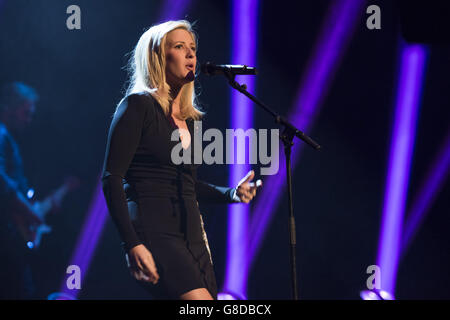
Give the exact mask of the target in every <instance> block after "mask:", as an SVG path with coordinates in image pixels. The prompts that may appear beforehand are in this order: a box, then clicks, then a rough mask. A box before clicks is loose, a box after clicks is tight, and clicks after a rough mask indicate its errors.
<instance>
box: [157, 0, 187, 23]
mask: <svg viewBox="0 0 450 320" xmlns="http://www.w3.org/2000/svg"><path fill="white" fill-rule="evenodd" d="M190 4H191V1H190V0H189V1H188V0H165V1H164V7H163V8H162V9H161V14H160V17H163V19H164V21H166V20H178V19H185V17H184V16H183V13H185V11H186V8H188V7H189V5H190Z"/></svg>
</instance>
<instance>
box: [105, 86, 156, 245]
mask: <svg viewBox="0 0 450 320" xmlns="http://www.w3.org/2000/svg"><path fill="white" fill-rule="evenodd" d="M149 103H150V104H151V103H152V102H151V100H150V99H148V97H146V96H144V95H141V94H132V95H130V96H128V97H126V98H124V99H123V100H122V101H121V102H120V104H119V106H118V107H117V110H116V112H115V114H114V117H113V119H112V122H111V126H110V128H109V133H108V140H107V145H106V153H105V159H104V164H103V172H102V187H103V194H104V196H105V200H106V204H107V206H108V210H109V213H110V215H111V217H112V219H113V222H114V224H115V225H116V227H117V229H118V231H119V234H120V237H121V239H122V241H123V243H122V245H123V246H124V248H125V250H126V251H127V252H128V250H130V249H131V248H133V247H135V246H137V245H139V244H141V241H140V239H139V238H138V236H137V234H136V231H135V230H134V227H133V224H132V222H131V219H130V215H129V213H128V204H127V200H126V195H125V191H124V188H123V182H122V179H123V178H124V177H125V174H126V172H127V170H128V167H129V165H130V163H131V160H132V159H133V156H134V154H135V152H136V150H137V148H138V146H139V143H140V137H141V135H142V130H143V128H144V126H145V125H146V124H147V122H148V117H149V115H148V113H149V112H148V110H149Z"/></svg>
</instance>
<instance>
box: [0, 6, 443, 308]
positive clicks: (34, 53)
mask: <svg viewBox="0 0 450 320" xmlns="http://www.w3.org/2000/svg"><path fill="white" fill-rule="evenodd" d="M330 2H331V1H325V0H321V1H301V2H300V1H295V2H293V1H284V2H283V1H282V2H280V1H268V0H263V1H260V9H259V27H258V31H259V35H258V41H257V43H258V47H257V52H258V55H257V63H256V67H258V69H259V71H260V73H259V75H258V76H257V77H256V91H255V92H254V93H255V94H256V95H257V96H258V97H259V98H260V99H261V100H262V101H264V102H265V103H267V104H268V105H270V106H272V107H273V108H274V109H275V110H277V111H278V112H279V113H280V114H284V115H287V113H288V111H289V109H290V108H291V106H292V104H293V103H294V99H295V95H296V90H297V87H298V83H299V81H300V79H301V75H302V73H303V71H304V69H305V68H306V63H307V60H308V58H309V56H310V54H311V49H312V47H313V45H314V43H315V40H316V37H317V34H318V32H319V29H320V26H321V23H322V20H323V17H324V15H325V13H326V11H327V8H328V7H329V4H330ZM0 4H1V7H0V39H1V41H0V55H1V58H0V70H1V72H0V83H1V84H4V83H7V82H10V81H23V82H25V83H27V84H29V85H30V86H32V87H34V88H36V90H37V91H38V93H39V95H40V98H41V99H40V101H39V102H38V104H37V112H36V115H35V119H34V122H33V124H32V126H31V127H30V128H29V129H28V131H27V134H26V136H24V137H23V138H22V139H21V140H19V143H20V148H21V152H22V155H23V158H24V162H25V169H26V174H27V177H28V179H29V181H30V184H31V185H32V186H33V187H34V188H35V189H36V192H37V196H38V197H39V196H45V195H46V194H47V193H49V192H50V191H52V190H53V189H55V188H56V187H58V186H59V184H61V183H62V181H63V178H64V177H65V176H67V175H76V176H78V177H79V178H80V179H81V182H82V185H81V188H79V189H78V190H77V191H76V192H74V193H72V194H71V195H70V196H69V197H68V198H67V200H66V201H65V202H64V206H63V212H61V214H59V215H57V216H53V217H51V219H50V224H51V225H52V226H53V228H54V232H53V233H52V234H51V235H50V236H48V237H47V238H45V239H44V242H43V244H42V247H41V248H40V251H39V254H38V257H37V258H36V261H35V264H36V267H35V273H36V275H37V281H38V285H39V286H38V288H39V295H40V296H41V297H42V298H46V296H47V295H48V294H49V293H51V292H55V291H59V289H60V285H61V283H62V280H63V279H64V276H65V270H66V268H67V265H68V264H69V263H70V258H71V255H72V252H73V250H74V247H75V244H76V240H77V237H78V235H79V233H80V230H81V227H82V225H83V222H84V219H85V217H86V213H87V210H88V207H89V204H90V201H91V198H92V196H93V192H94V189H95V187H96V184H97V181H98V178H99V174H100V170H101V168H102V161H103V156H104V151H105V142H106V135H107V130H108V128H109V124H110V120H111V116H112V113H113V111H114V108H115V105H116V104H117V103H118V102H119V100H120V99H121V97H122V95H123V89H124V82H125V80H126V72H125V70H124V69H123V67H124V66H125V64H126V62H127V58H128V56H127V53H129V52H130V51H131V50H132V48H133V47H134V45H135V44H136V42H137V40H138V39H139V36H140V35H141V33H142V32H143V30H144V29H145V28H147V27H149V26H151V25H152V24H156V23H158V22H160V21H158V19H159V18H158V14H159V12H160V9H161V6H162V1H141V0H140V1H133V2H131V1H105V0H95V1H78V0H77V1H66V0H58V1H49V0H33V1H25V0H14V1H0ZM71 4H76V5H78V6H80V8H81V12H82V19H81V21H82V28H81V30H74V31H70V30H68V29H67V28H66V24H65V23H66V19H67V16H68V15H67V14H66V8H67V7H68V6H69V5H71ZM369 4H378V5H379V6H380V7H381V10H382V29H381V30H368V29H367V28H366V18H367V15H366V14H365V13H364V12H363V13H361V15H360V19H359V21H358V24H357V27H356V32H355V35H354V36H353V38H352V39H351V40H350V42H349V47H348V49H347V51H346V52H345V53H344V55H343V58H342V61H341V64H340V65H339V67H338V69H337V71H336V74H335V77H334V79H333V80H332V82H331V85H330V89H329V91H328V94H327V95H326V97H325V98H324V100H323V106H322V109H321V112H320V115H319V116H318V118H317V120H316V121H315V124H314V126H313V127H312V129H311V130H310V132H307V133H308V134H309V135H310V136H311V137H313V138H314V139H315V140H317V141H318V142H319V143H320V144H321V145H322V150H321V151H320V152H316V151H314V150H313V149H312V148H305V149H304V150H303V153H302V158H301V160H300V162H299V165H298V166H297V167H296V168H295V170H294V176H293V183H294V189H293V191H294V199H295V203H294V205H295V207H294V209H295V215H296V223H297V243H298V247H297V259H298V276H299V293H300V297H301V298H302V299H359V293H360V291H361V290H364V289H365V284H366V279H367V277H368V275H367V274H366V268H367V266H369V265H372V264H375V263H376V255H377V249H378V236H379V228H380V219H381V212H382V203H383V196H384V184H385V176H386V163H387V157H388V152H389V147H390V145H389V142H390V130H391V126H392V119H393V112H394V106H395V103H394V102H395V94H396V80H397V77H396V73H397V70H398V54H399V46H398V43H399V38H400V34H399V26H398V16H397V13H398V12H397V11H396V10H397V9H396V8H395V6H394V2H393V1H369V2H368V3H367V5H369ZM366 7H367V6H366ZM185 14H186V19H187V20H189V21H191V22H192V21H197V23H196V25H195V29H196V31H197V33H198V34H199V52H198V58H199V61H200V62H205V61H208V60H209V61H213V62H216V63H229V62H230V46H231V37H232V35H231V25H230V14H231V13H230V3H229V2H228V1H204V0H196V1H192V3H191V5H190V6H188V8H187V10H186V12H185ZM242 64H245V62H242ZM426 70H427V71H426V80H425V82H424V91H423V92H424V93H423V97H422V103H421V106H420V113H419V119H418V127H417V136H416V145H415V149H414V157H413V163H412V169H411V180H410V188H409V192H408V195H409V198H408V200H409V201H408V205H410V204H411V198H412V197H413V196H414V195H415V194H416V192H418V188H419V186H420V185H421V183H422V181H423V179H424V178H425V174H426V172H427V168H428V166H429V164H430V162H431V161H432V159H433V157H434V155H435V154H436V153H437V151H438V148H439V146H440V145H441V144H442V143H443V141H444V138H445V135H446V133H447V130H448V129H449V119H450V90H449V80H448V75H449V74H450V50H449V46H448V45H435V46H430V50H429V63H428V65H427V69H426ZM197 86H198V89H199V92H200V91H201V95H200V96H199V99H200V102H201V103H202V105H203V107H204V109H205V110H206V111H207V117H206V119H205V122H204V130H205V129H206V128H219V129H221V130H223V132H224V130H225V128H229V126H230V125H229V122H230V121H229V112H230V109H229V93H230V89H229V86H228V84H227V82H226V80H225V79H224V78H220V77H217V78H207V77H205V76H200V77H199V78H198V81H197ZM254 127H255V128H277V126H276V125H275V124H274V123H273V122H272V120H271V118H269V116H267V115H266V114H265V113H263V112H262V111H261V110H259V109H256V106H255V112H254ZM299 129H300V130H302V128H299ZM300 143H301V142H300V141H299V140H297V141H295V145H296V146H297V145H299V144H300ZM200 177H202V178H207V180H208V181H210V182H213V183H215V184H219V185H226V184H227V181H228V170H227V167H226V166H220V165H216V166H206V165H204V166H203V167H202V169H201V171H200ZM262 178H263V179H264V177H262ZM263 188H271V186H270V185H267V184H265V185H264V186H263ZM449 199H450V184H449V183H448V182H447V183H445V185H444V187H443V189H442V190H441V192H440V193H439V195H438V196H437V197H436V200H435V201H434V203H433V205H432V207H431V208H430V211H429V213H428V216H427V218H426V220H425V222H424V223H423V225H422V226H421V228H420V231H419V232H418V234H417V237H416V238H415V239H414V241H413V243H412V245H411V247H410V249H409V251H408V252H407V254H406V256H405V258H404V260H403V261H402V263H401V264H400V268H399V274H398V282H397V291H396V297H397V298H398V299H449V298H450V292H449V290H448V288H449V287H450V273H449V272H448V270H450V241H449V240H450V238H449V232H448V226H449V222H450V216H449V213H450V212H449V208H450V202H449ZM280 203H281V205H280V206H279V207H278V208H277V209H276V215H275V217H274V219H273V222H272V224H271V225H270V227H269V230H268V232H267V234H266V238H265V240H264V242H263V245H262V247H261V250H260V252H259V254H258V256H257V257H256V259H257V260H256V262H255V263H254V266H253V268H252V269H251V272H250V274H249V280H248V298H249V299H290V298H291V293H290V273H289V270H290V269H289V250H288V249H289V248H288V237H287V234H288V233H287V231H288V230H287V195H286V192H285V191H284V190H283V197H282V199H281V202H280ZM201 209H202V212H203V215H204V218H205V225H206V230H207V232H208V237H209V243H210V245H211V249H212V254H213V259H214V262H215V270H216V275H217V280H218V284H219V287H221V286H222V284H223V280H224V275H225V266H226V263H225V262H226V237H227V209H226V206H217V205H209V206H206V205H202V208H201ZM119 243H120V241H119V237H118V233H117V232H116V230H115V227H114V225H113V224H112V222H111V220H110V219H109V218H108V222H107V223H106V225H105V228H104V230H103V234H102V236H101V239H100V242H99V244H98V248H97V250H96V251H95V255H94V257H93V260H92V264H91V266H90V269H89V270H88V273H87V274H86V277H85V279H84V281H83V283H82V290H81V292H80V295H79V299H145V298H146V297H147V296H146V294H145V292H143V291H142V290H141V289H140V288H139V287H138V286H137V285H136V284H135V283H134V282H133V281H132V280H131V278H130V276H129V274H128V271H127V268H126V264H125V259H124V255H123V251H122V249H121V248H120V246H119ZM1 245H7V244H1Z"/></svg>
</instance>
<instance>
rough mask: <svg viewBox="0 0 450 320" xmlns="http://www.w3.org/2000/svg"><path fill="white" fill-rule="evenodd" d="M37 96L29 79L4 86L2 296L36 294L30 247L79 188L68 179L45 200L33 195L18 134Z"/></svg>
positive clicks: (0, 96) (0, 106) (0, 107)
mask: <svg viewBox="0 0 450 320" xmlns="http://www.w3.org/2000/svg"><path fill="white" fill-rule="evenodd" d="M37 100H38V95H37V93H36V91H35V90H34V89H33V88H31V87H29V86H27V85H26V84H24V83H20V82H13V83H9V84H6V85H4V86H3V87H2V88H1V89H0V299H32V298H35V297H34V294H35V291H36V290H35V286H34V282H33V279H32V272H31V254H32V253H31V250H30V249H33V248H34V247H35V246H37V245H38V243H39V241H40V235H41V234H42V233H45V232H49V231H50V228H49V227H48V226H46V225H45V224H44V223H43V222H44V217H45V214H46V213H48V212H52V211H56V210H57V209H59V207H60V205H61V202H62V198H63V196H64V195H65V194H66V193H67V192H68V191H69V189H71V188H73V187H76V186H74V182H73V181H72V182H66V184H65V185H63V186H62V187H61V188H59V190H57V191H56V192H54V193H53V194H52V195H51V196H49V197H48V198H46V199H45V200H44V201H42V202H35V203H32V202H31V201H30V200H29V199H28V197H27V196H30V198H31V196H32V195H30V194H29V193H28V190H29V186H28V181H27V179H26V177H25V175H24V170H23V162H22V158H21V156H20V151H19V146H18V145H17V143H16V141H15V139H14V137H18V136H19V135H21V134H22V133H23V132H24V130H25V128H26V127H27V126H28V125H29V124H30V123H31V121H32V117H33V113H34V111H35V104H36V102H37ZM76 183H77V182H76V181H75V184H76ZM45 228H47V229H46V230H44V231H42V229H45ZM37 235H38V239H36V236H37Z"/></svg>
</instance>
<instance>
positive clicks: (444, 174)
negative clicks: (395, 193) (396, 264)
mask: <svg viewBox="0 0 450 320" xmlns="http://www.w3.org/2000/svg"><path fill="white" fill-rule="evenodd" d="M449 173H450V131H449V132H448V133H447V137H446V138H445V141H444V144H443V145H442V147H441V149H440V151H439V153H438V154H437V156H436V158H435V159H434V161H433V163H432V165H431V167H430V169H429V171H428V175H427V178H426V180H425V183H424V184H423V185H422V187H421V189H420V191H419V196H418V197H416V198H415V201H414V202H413V205H412V206H411V211H410V212H409V214H408V215H407V219H406V223H405V227H404V229H403V239H402V249H401V252H402V256H403V255H404V254H405V253H406V252H407V249H408V247H409V245H410V243H411V241H412V239H413V238H414V236H415V234H416V232H417V230H418V227H419V226H420V225H421V224H422V221H423V220H424V219H425V217H426V214H427V212H428V210H429V208H430V207H431V205H432V203H433V201H434V199H435V198H436V197H437V195H438V194H439V191H440V190H441V188H442V186H443V185H444V183H445V181H446V179H447V178H448V175H449Z"/></svg>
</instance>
